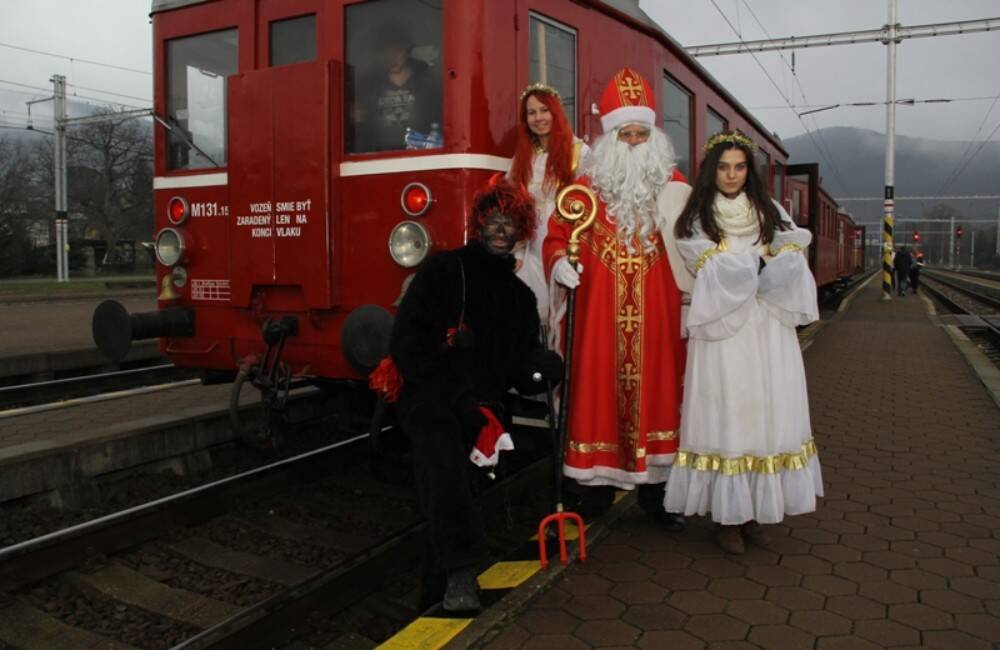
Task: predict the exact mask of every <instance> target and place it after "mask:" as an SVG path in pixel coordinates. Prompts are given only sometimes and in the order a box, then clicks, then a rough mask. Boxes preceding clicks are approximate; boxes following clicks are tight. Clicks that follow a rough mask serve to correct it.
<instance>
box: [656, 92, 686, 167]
mask: <svg viewBox="0 0 1000 650" xmlns="http://www.w3.org/2000/svg"><path fill="white" fill-rule="evenodd" d="M663 130H664V131H666V132H667V135H668V136H669V137H670V142H672V143H673V145H674V149H675V150H676V151H677V168H678V169H680V170H681V172H682V173H683V174H684V175H685V176H687V177H689V178H690V176H691V93H689V92H688V91H687V90H685V89H684V87H683V86H681V85H680V84H679V83H677V82H676V81H674V80H673V78H671V77H670V75H663Z"/></svg>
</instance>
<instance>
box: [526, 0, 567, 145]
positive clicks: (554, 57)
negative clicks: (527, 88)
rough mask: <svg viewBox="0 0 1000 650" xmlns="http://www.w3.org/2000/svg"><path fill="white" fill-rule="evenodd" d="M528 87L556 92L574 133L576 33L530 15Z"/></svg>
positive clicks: (565, 27)
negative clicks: (538, 85) (534, 85)
mask: <svg viewBox="0 0 1000 650" xmlns="http://www.w3.org/2000/svg"><path fill="white" fill-rule="evenodd" d="M529 29H530V31H529V33H530V34H531V83H538V82H541V83H544V84H548V85H550V86H552V87H553V88H555V89H556V90H558V91H559V94H560V95H561V96H562V103H563V110H564V111H565V112H566V119H567V120H568V121H569V123H570V125H571V126H573V130H574V131H575V130H576V30H574V29H573V28H572V27H568V26H566V25H563V24H560V23H557V22H555V21H554V20H550V19H548V18H543V17H542V16H537V15H535V14H532V15H531V19H530V27H529Z"/></svg>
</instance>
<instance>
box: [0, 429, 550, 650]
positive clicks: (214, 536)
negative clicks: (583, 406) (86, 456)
mask: <svg viewBox="0 0 1000 650" xmlns="http://www.w3.org/2000/svg"><path fill="white" fill-rule="evenodd" d="M523 447H525V449H524V450H523V451H516V452H513V453H512V454H511V457H510V458H509V459H507V461H506V463H507V465H508V468H510V469H511V470H512V472H513V473H512V474H510V475H509V476H506V477H501V478H500V479H499V480H498V481H497V482H496V483H495V484H492V485H490V486H489V488H488V489H486V490H485V491H484V494H483V508H484V512H485V513H487V515H488V516H487V519H488V520H490V521H491V522H492V525H491V526H490V527H491V528H492V533H491V534H492V539H494V540H496V546H495V548H494V549H493V551H494V553H495V554H503V552H504V551H505V548H506V547H509V546H510V545H512V544H514V545H516V544H517V543H518V542H520V541H523V540H524V539H526V538H527V536H528V535H530V532H528V531H530V530H531V529H532V527H533V526H535V525H537V521H538V516H539V512H542V513H544V512H545V511H546V509H547V508H548V507H549V504H548V503H547V501H548V497H547V490H545V489H539V486H540V485H543V484H544V483H545V480H546V479H547V478H548V477H549V474H550V473H551V460H550V458H549V457H548V456H547V453H546V452H547V450H545V449H542V448H534V449H533V447H534V445H532V444H531V443H530V441H529V442H528V443H527V444H525V445H523ZM369 455H370V443H369V441H368V436H367V435H356V436H351V437H345V438H343V439H342V440H339V441H337V442H335V443H332V444H330V445H327V446H326V447H323V448H320V449H316V450H314V451H311V452H308V453H305V454H301V455H299V456H296V457H293V458H289V459H286V460H283V461H279V462H276V463H272V464H270V465H267V466H265V467H261V468H258V469H254V470H251V471H247V472H244V473H242V474H239V475H236V476H233V477H230V478H227V479H223V480H220V481H216V482H214V483H211V484H207V485H204V486H200V487H198V488H194V489H191V490H187V491H185V492H182V493H180V494H177V495H173V496H170V497H167V498H163V499H158V500H156V501H152V502H150V503H147V504H144V505H141V506H137V507H133V508H129V509H127V510H124V511H121V512H117V513H114V514H111V515H108V516H105V517H101V518H100V519H97V520H94V521H90V522H87V523H84V524H80V525H77V526H72V527H70V528H66V529H64V530H60V531H56V532H53V533H49V534H46V535H43V536H41V537H38V538H35V539H31V540H28V541H25V542H22V543H19V544H14V545H12V546H9V547H7V548H3V549H0V594H6V596H5V597H0V602H3V601H5V602H6V605H7V606H6V607H4V606H3V605H2V604H0V647H3V644H4V643H7V644H9V645H10V646H11V647H14V648H18V649H20V650H26V649H27V648H29V647H38V646H35V645H33V644H35V643H37V642H38V638H39V637H38V636H37V635H38V634H39V630H45V631H47V633H48V634H50V635H53V638H55V635H58V636H59V637H60V638H61V639H62V642H61V643H62V645H56V646H52V647H110V648H131V647H135V648H144V649H145V648H185V649H194V648H199V649H200V648H250V647H283V645H284V644H288V643H301V639H302V638H303V637H305V638H308V639H309V644H310V645H312V644H313V643H322V644H323V645H325V644H326V643H328V642H331V641H334V640H336V639H341V638H342V639H352V640H353V641H355V642H361V645H362V646H364V645H368V646H372V645H374V644H376V643H377V642H379V641H381V640H384V638H387V637H388V636H390V635H391V634H392V633H394V632H395V631H396V630H398V629H400V628H401V627H403V626H404V625H405V624H406V623H408V622H409V621H410V620H412V619H413V618H415V617H416V616H417V615H418V614H419V612H418V611H417V606H416V603H415V596H414V594H415V591H416V590H417V588H418V584H419V576H417V575H416V572H415V571H414V567H415V566H416V565H417V564H418V563H419V554H420V550H421V548H422V546H423V524H422V522H421V521H420V518H419V515H418V512H417V504H416V502H415V498H414V494H413V489H412V487H411V486H410V485H409V484H408V483H407V482H405V481H399V482H396V483H393V484H388V483H384V482H380V481H378V480H377V479H375V478H373V473H372V471H371V470H370V463H369V461H370V458H369ZM515 470H516V471H515ZM513 504H517V505H516V506H515V505H513ZM533 506H534V507H535V508H534V509H533ZM515 540H516V541H515ZM33 635H34V636H33ZM296 639H299V640H300V641H296ZM94 644H97V645H94ZM44 647H47V646H44ZM293 647H302V646H300V645H296V646H293Z"/></svg>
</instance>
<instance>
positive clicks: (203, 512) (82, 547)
mask: <svg viewBox="0 0 1000 650" xmlns="http://www.w3.org/2000/svg"><path fill="white" fill-rule="evenodd" d="M368 437H369V434H367V433H365V434H361V435H357V436H353V437H351V438H348V439H346V440H341V441H338V442H335V443H332V444H330V445H326V446H324V447H320V448H318V449H314V450H312V451H308V452H305V453H303V454H299V455H297V456H292V457H291V458H286V459H283V460H280V461H277V462H274V463H270V464H268V465H264V466H262V467H258V468H255V469H252V470H248V471H245V472H241V473H239V474H234V475H233V476H229V477H226V478H224V479H220V480H218V481H213V482H211V483H206V484H204V485H200V486H198V487H195V488H191V489H189V490H184V491H183V492H178V493H177V494H172V495H170V496H167V497H163V498H160V499H156V500H154V501H150V502H149V503H145V504H142V505H139V506H134V507H131V508H127V509H125V510H121V511H119V512H115V513H112V514H110V515H104V516H103V517H98V518H97V519H92V520H90V521H87V522H84V523H81V524H76V525H74V526H69V527H67V528H63V529H61V530H57V531H54V532H51V533H47V534H45V535H41V536H39V537H36V538H33V539H29V540H25V541H23V542H19V543H17V544H13V545H11V546H8V547H6V548H2V549H0V591H12V590H14V589H17V588H19V587H22V586H24V585H26V584H29V583H32V582H36V581H38V580H41V579H44V578H46V577H49V576H51V575H54V574H56V573H59V572H61V571H64V570H67V569H69V568H72V567H73V566H76V565H77V564H79V562H80V561H81V560H82V559H83V558H85V557H88V556H93V555H98V554H108V553H114V552H117V551H120V550H122V549H124V548H127V547H129V546H132V545H134V544H136V543H139V542H143V541H147V540H148V539H152V538H155V537H157V536H158V535H160V534H162V532H164V531H165V530H168V529H170V528H172V527H176V526H178V525H184V524H187V523H190V522H194V521H201V520H204V519H207V518H208V517H210V516H212V515H213V514H216V513H218V512H221V511H222V510H223V509H224V507H225V506H226V504H227V503H228V502H230V501H232V500H233V499H234V498H235V497H237V496H241V495H243V494H245V493H248V492H252V491H253V490H254V489H257V488H260V487H263V486H262V484H263V483H264V482H265V481H271V480H274V479H275V478H281V477H285V476H286V475H288V476H290V477H292V478H294V477H296V476H298V475H299V474H300V473H301V471H299V470H296V469H295V468H296V467H298V466H300V465H302V464H304V463H305V462H306V461H315V460H317V459H318V458H319V457H321V456H322V455H324V454H328V453H330V452H332V451H335V450H338V449H342V448H344V447H347V446H350V445H353V444H356V443H357V442H359V441H361V440H365V439H367V438H368ZM266 487H270V483H268V484H267V486H266ZM192 505H194V507H191V506H192Z"/></svg>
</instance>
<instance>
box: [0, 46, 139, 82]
mask: <svg viewBox="0 0 1000 650" xmlns="http://www.w3.org/2000/svg"><path fill="white" fill-rule="evenodd" d="M0 47H6V48H8V49H11V50H20V51H22V52H29V53H31V54H39V55H42V56H50V57H54V58H57V59H64V60H66V61H71V62H74V63H85V64H87V65H96V66H100V67H102V68H111V69H114V70H123V71H125V72H135V73H136V74H144V75H149V76H152V75H153V73H152V72H150V71H149V70H139V69H137V68H129V67H127V66H123V65H115V64H114V63H104V62H101V61H92V60H90V59H81V58H79V57H75V56H66V55H65V54H56V53H54V52H45V51H44V50H35V49H32V48H30V47H23V46H21V45H12V44H10V43H0Z"/></svg>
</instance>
